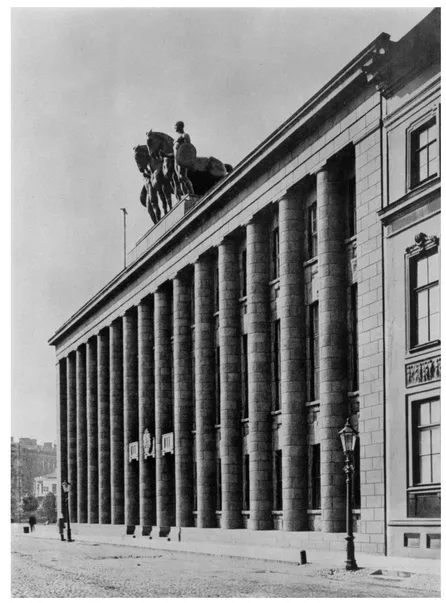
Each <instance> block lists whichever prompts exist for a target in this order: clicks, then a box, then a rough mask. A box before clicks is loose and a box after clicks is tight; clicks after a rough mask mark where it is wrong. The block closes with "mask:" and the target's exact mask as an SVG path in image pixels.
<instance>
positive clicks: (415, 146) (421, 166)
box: [410, 117, 438, 188]
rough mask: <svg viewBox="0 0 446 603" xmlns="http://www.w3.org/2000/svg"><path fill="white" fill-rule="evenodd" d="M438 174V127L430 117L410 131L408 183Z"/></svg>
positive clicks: (422, 180) (413, 185)
mask: <svg viewBox="0 0 446 603" xmlns="http://www.w3.org/2000/svg"><path fill="white" fill-rule="evenodd" d="M437 174H438V128H437V123H436V118H435V117H432V118H431V119H429V121H427V122H425V123H424V124H423V125H422V126H420V127H419V128H417V129H416V130H412V132H411V133H410V185H411V188H413V187H415V186H418V185H419V184H422V183H423V182H425V181H426V180H428V179H429V178H432V177H433V176H436V175H437Z"/></svg>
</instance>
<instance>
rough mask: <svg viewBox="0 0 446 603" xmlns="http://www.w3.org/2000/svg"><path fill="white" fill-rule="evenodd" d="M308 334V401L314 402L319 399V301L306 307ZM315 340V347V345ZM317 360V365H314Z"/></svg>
mask: <svg viewBox="0 0 446 603" xmlns="http://www.w3.org/2000/svg"><path fill="white" fill-rule="evenodd" d="M315 316H317V334H316V333H315V328H314V327H315V321H314V318H315ZM308 334H309V359H308V369H309V379H308V400H309V401H310V402H314V401H316V400H319V397H320V366H321V364H320V343H319V300H315V301H314V302H313V303H311V304H309V306H308ZM316 339H317V345H316V343H315V342H316ZM316 359H317V363H316Z"/></svg>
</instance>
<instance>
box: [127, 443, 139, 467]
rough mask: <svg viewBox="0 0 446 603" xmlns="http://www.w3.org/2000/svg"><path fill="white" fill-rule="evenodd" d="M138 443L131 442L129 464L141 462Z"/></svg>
mask: <svg viewBox="0 0 446 603" xmlns="http://www.w3.org/2000/svg"><path fill="white" fill-rule="evenodd" d="M138 448H139V446H138V442H130V444H129V463H131V462H132V461H137V460H139V454H138Z"/></svg>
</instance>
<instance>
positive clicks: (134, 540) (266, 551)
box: [12, 524, 441, 578]
mask: <svg viewBox="0 0 446 603" xmlns="http://www.w3.org/2000/svg"><path fill="white" fill-rule="evenodd" d="M120 527H121V528H122V526H120ZM12 532H14V533H17V534H22V535H23V536H25V535H24V534H23V524H22V525H21V526H19V525H18V524H14V525H13V526H12ZM26 537H30V538H50V539H56V540H57V539H59V533H58V528H57V526H56V525H54V524H52V525H49V526H42V525H38V526H37V527H36V531H35V532H34V533H33V534H28V535H26ZM72 537H73V539H74V540H75V541H77V542H89V543H99V544H114V545H117V546H133V547H141V548H147V549H160V550H168V551H178V552H183V553H185V552H189V553H197V554H203V555H217V556H225V557H226V556H227V557H242V558H249V559H261V560H267V561H279V562H286V563H300V550H298V549H297V548H290V547H287V548H275V547H265V546H262V547H260V546H252V545H241V544H227V543H221V542H209V541H208V542H175V541H173V540H172V541H169V540H167V538H153V539H149V537H147V536H140V535H136V536H122V535H117V534H100V533H98V532H95V533H92V534H89V533H88V528H86V529H85V532H83V531H82V530H81V531H80V530H78V529H76V530H75V531H74V532H73V534H72ZM306 556H307V563H308V564H312V565H313V566H320V567H321V568H333V569H342V568H344V567H345V551H324V550H320V549H317V550H316V549H307V550H306ZM356 561H357V564H358V567H359V568H362V569H364V570H370V574H372V573H373V572H375V571H377V570H381V571H382V572H383V575H388V576H391V575H393V576H394V577H396V576H398V574H399V573H401V572H406V573H409V574H423V575H429V576H432V577H434V576H438V578H439V577H440V575H441V562H440V560H436V559H435V560H433V559H414V558H407V557H384V556H378V555H367V554H365V553H357V554H356Z"/></svg>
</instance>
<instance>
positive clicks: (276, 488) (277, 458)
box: [274, 450, 283, 511]
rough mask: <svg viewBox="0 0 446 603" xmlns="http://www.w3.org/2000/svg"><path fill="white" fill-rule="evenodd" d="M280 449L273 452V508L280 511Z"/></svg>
mask: <svg viewBox="0 0 446 603" xmlns="http://www.w3.org/2000/svg"><path fill="white" fill-rule="evenodd" d="M282 506H283V497H282V451H281V450H276V451H275V452H274V510H275V511H282Z"/></svg>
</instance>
